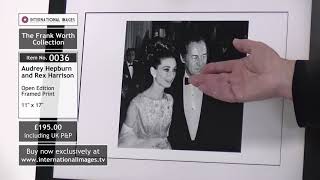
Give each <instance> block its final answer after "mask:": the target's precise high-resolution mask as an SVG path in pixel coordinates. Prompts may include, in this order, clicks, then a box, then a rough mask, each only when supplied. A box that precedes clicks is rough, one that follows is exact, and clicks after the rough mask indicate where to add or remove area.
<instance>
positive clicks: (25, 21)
mask: <svg viewBox="0 0 320 180" xmlns="http://www.w3.org/2000/svg"><path fill="white" fill-rule="evenodd" d="M21 20H22V22H23V23H27V22H28V21H29V18H28V17H27V16H23V17H22V19H21Z"/></svg>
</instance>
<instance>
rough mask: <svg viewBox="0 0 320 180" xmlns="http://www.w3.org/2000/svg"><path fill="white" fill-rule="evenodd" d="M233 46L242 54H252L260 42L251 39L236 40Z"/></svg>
mask: <svg viewBox="0 0 320 180" xmlns="http://www.w3.org/2000/svg"><path fill="white" fill-rule="evenodd" d="M232 43H233V46H234V47H235V48H236V49H237V50H238V51H240V52H242V53H247V54H251V53H252V52H253V51H254V49H255V48H257V47H258V46H259V42H257V41H252V40H249V39H234V40H233V42H232Z"/></svg>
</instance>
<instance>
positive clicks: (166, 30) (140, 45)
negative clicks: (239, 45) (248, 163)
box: [118, 21, 249, 152]
mask: <svg viewBox="0 0 320 180" xmlns="http://www.w3.org/2000/svg"><path fill="white" fill-rule="evenodd" d="M248 27H249V22H248V21H127V22H126V33H125V36H126V37H125V52H124V55H123V57H124V60H123V72H122V87H121V105H120V118H119V141H118V143H119V144H118V146H119V147H123V148H149V149H166V150H169V149H172V150H197V151H223V152H241V139H242V119H243V103H226V102H222V101H219V100H217V99H214V98H211V97H210V96H207V95H205V94H203V93H202V92H201V91H200V90H199V89H198V88H197V87H195V86H193V85H192V84H190V83H189V77H190V76H192V75H196V74H199V73H200V71H201V69H202V68H203V67H204V66H205V65H206V64H207V63H211V62H218V61H224V60H227V59H240V58H242V57H245V56H246V54H243V53H240V52H238V51H237V50H236V49H235V48H234V47H233V45H232V41H233V39H235V38H239V39H247V38H248Z"/></svg>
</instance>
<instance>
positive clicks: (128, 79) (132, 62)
mask: <svg viewBox="0 0 320 180" xmlns="http://www.w3.org/2000/svg"><path fill="white" fill-rule="evenodd" d="M143 70H144V69H143V65H142V63H141V62H139V60H137V59H136V51H135V49H134V48H128V49H127V50H126V52H125V58H124V62H123V74H122V89H121V109H120V123H119V132H120V129H121V127H122V124H123V122H124V121H125V118H126V114H127V109H128V106H129V104H130V101H131V100H132V99H133V98H134V97H135V96H136V95H137V94H138V93H139V92H141V91H142V88H143V87H142V86H143V81H144V78H143V77H144V76H143Z"/></svg>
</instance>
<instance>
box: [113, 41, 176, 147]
mask: <svg viewBox="0 0 320 180" xmlns="http://www.w3.org/2000/svg"><path fill="white" fill-rule="evenodd" d="M146 57H148V63H149V64H150V65H149V67H150V68H149V72H146V73H148V74H149V76H150V78H151V79H152V81H151V82H152V83H151V85H150V86H149V87H148V88H147V89H146V90H145V91H143V92H142V93H140V94H138V95H137V96H136V97H135V98H133V100H132V101H131V102H130V105H129V107H128V110H127V116H126V120H125V122H124V123H123V125H122V128H121V132H120V134H119V147H127V148H154V149H171V146H170V144H169V142H168V139H167V137H168V134H169V127H170V124H171V117H172V106H173V98H172V96H171V95H170V94H167V93H165V92H164V89H165V88H169V87H170V86H171V84H172V82H173V80H174V78H175V76H176V66H177V63H176V55H175V48H174V47H173V46H172V45H171V44H170V43H168V42H167V41H165V40H164V39H157V40H155V41H153V42H151V43H150V44H149V45H148V46H147V48H146Z"/></svg>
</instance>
